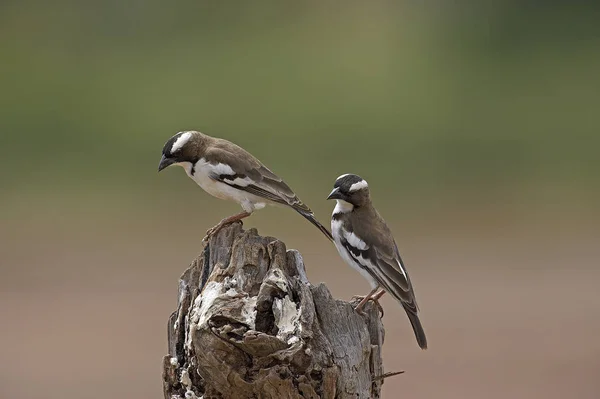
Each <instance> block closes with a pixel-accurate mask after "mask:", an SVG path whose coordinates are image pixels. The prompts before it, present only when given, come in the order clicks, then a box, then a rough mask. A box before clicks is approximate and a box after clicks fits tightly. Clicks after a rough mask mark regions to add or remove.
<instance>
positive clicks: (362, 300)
mask: <svg viewBox="0 0 600 399" xmlns="http://www.w3.org/2000/svg"><path fill="white" fill-rule="evenodd" d="M377 290H378V288H375V289H374V290H372V291H371V292H369V294H367V295H355V296H353V297H352V302H353V303H354V302H358V305H356V307H355V308H354V310H355V311H356V313H358V314H359V315H361V316H364V315H365V312H363V308H364V307H365V305H366V304H367V302H368V301H373V302H374V303H375V305H376V306H377V309H378V310H379V313H380V314H381V317H383V315H384V311H383V306H381V304H380V303H379V298H381V297H382V296H383V294H385V291H384V290H381V291H379V292H377Z"/></svg>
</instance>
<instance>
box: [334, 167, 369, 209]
mask: <svg viewBox="0 0 600 399" xmlns="http://www.w3.org/2000/svg"><path fill="white" fill-rule="evenodd" d="M327 199H335V200H337V201H338V204H339V203H340V201H344V202H346V203H348V204H351V205H352V206H362V205H364V204H366V203H368V202H369V185H368V184H367V181H366V180H365V179H363V178H362V177H360V176H358V175H353V174H349V173H348V174H345V175H341V176H340V177H338V178H337V179H336V181H335V184H334V185H333V191H331V193H330V194H329V196H328V197H327Z"/></svg>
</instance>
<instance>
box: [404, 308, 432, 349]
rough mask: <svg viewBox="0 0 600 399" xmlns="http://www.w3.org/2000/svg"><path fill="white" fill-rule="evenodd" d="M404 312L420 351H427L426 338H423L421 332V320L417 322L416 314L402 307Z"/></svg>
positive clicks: (423, 334) (422, 331)
mask: <svg viewBox="0 0 600 399" xmlns="http://www.w3.org/2000/svg"><path fill="white" fill-rule="evenodd" d="M403 308H404V310H405V311H406V315H407V316H408V319H409V320H410V324H411V325H412V328H413V331H414V332H415V337H416V338H417V343H418V344H419V347H420V348H421V349H427V337H426V336H425V331H424V330H423V326H422V325H421V320H419V316H418V315H417V313H416V312H415V311H414V310H412V309H409V308H408V307H406V306H403Z"/></svg>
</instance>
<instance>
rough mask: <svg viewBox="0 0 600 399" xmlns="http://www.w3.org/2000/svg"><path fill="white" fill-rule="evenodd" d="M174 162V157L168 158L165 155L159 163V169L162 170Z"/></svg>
mask: <svg viewBox="0 0 600 399" xmlns="http://www.w3.org/2000/svg"><path fill="white" fill-rule="evenodd" d="M174 163H175V161H174V160H173V159H171V158H167V157H165V156H164V155H163V156H162V158H161V159H160V163H159V164H158V171H159V172H160V171H161V170H163V169H164V168H166V167H167V166H170V165H173V164H174Z"/></svg>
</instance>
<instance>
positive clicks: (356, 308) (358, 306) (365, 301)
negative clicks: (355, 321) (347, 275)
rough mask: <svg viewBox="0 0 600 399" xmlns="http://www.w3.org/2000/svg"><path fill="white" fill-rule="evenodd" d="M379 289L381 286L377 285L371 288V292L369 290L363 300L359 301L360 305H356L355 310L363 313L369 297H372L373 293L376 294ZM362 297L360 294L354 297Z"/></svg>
mask: <svg viewBox="0 0 600 399" xmlns="http://www.w3.org/2000/svg"><path fill="white" fill-rule="evenodd" d="M378 289H379V287H378V286H377V287H375V288H373V289H372V290H371V292H369V293H368V294H367V295H366V296H364V297H362V299H361V301H360V302H359V303H358V305H356V307H355V308H354V310H355V311H356V313H358V314H360V315H363V314H364V313H363V311H362V309H363V308H364V307H365V304H366V303H367V302H368V301H369V299H371V297H373V295H375V293H376V292H377V290H378ZM358 298H361V297H360V296H355V297H354V298H353V299H358Z"/></svg>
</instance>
